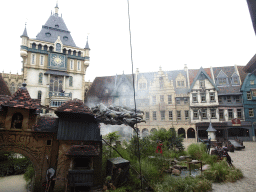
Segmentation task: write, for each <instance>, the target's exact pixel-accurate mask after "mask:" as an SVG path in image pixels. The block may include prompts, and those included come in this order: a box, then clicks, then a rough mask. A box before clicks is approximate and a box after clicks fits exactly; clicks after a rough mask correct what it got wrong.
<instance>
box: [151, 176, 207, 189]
mask: <svg viewBox="0 0 256 192" xmlns="http://www.w3.org/2000/svg"><path fill="white" fill-rule="evenodd" d="M211 189H212V184H211V182H210V181H208V180H206V179H204V178H201V177H195V178H194V177H185V178H182V177H173V176H166V177H165V179H164V181H163V182H162V183H158V184H156V185H155V190H156V191H157V192H158V191H159V192H164V191H173V192H206V191H209V190H211Z"/></svg>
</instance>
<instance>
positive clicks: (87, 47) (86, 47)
mask: <svg viewBox="0 0 256 192" xmlns="http://www.w3.org/2000/svg"><path fill="white" fill-rule="evenodd" d="M85 49H89V50H90V47H89V43H88V36H87V41H86V45H85Z"/></svg>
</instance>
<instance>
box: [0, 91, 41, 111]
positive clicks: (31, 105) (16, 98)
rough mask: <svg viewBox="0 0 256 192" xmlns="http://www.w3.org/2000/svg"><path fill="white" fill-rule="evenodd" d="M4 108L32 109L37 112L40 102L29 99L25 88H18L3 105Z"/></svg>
mask: <svg viewBox="0 0 256 192" xmlns="http://www.w3.org/2000/svg"><path fill="white" fill-rule="evenodd" d="M3 105H4V106H8V107H16V108H24V109H34V110H37V111H39V108H40V100H38V99H31V97H30V95H29V93H28V90H27V88H26V87H21V88H19V89H18V90H17V91H16V92H15V93H14V94H13V95H12V96H11V98H10V99H9V100H7V101H5V102H4V103H3Z"/></svg>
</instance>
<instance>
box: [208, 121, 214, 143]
mask: <svg viewBox="0 0 256 192" xmlns="http://www.w3.org/2000/svg"><path fill="white" fill-rule="evenodd" d="M206 131H207V132H208V139H211V140H212V141H216V135H215V132H216V131H217V130H216V129H214V128H213V127H212V122H210V125H209V127H208V129H207V130H206Z"/></svg>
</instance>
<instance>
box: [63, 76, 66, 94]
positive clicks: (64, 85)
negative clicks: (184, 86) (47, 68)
mask: <svg viewBox="0 0 256 192" xmlns="http://www.w3.org/2000/svg"><path fill="white" fill-rule="evenodd" d="M63 91H66V76H64V82H63Z"/></svg>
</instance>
